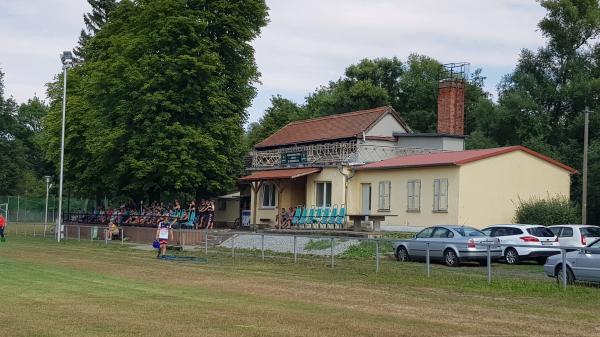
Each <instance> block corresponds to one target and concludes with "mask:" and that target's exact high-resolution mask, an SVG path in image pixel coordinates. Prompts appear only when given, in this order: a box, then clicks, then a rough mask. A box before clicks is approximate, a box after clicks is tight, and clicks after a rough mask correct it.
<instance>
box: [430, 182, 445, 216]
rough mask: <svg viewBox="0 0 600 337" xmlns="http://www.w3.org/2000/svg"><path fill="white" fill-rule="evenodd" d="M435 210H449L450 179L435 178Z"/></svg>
mask: <svg viewBox="0 0 600 337" xmlns="http://www.w3.org/2000/svg"><path fill="white" fill-rule="evenodd" d="M433 211H434V212H447V211H448V179H445V178H444V179H435V180H433Z"/></svg>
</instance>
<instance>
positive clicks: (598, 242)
mask: <svg viewBox="0 0 600 337" xmlns="http://www.w3.org/2000/svg"><path fill="white" fill-rule="evenodd" d="M588 247H589V248H600V240H596V242H593V243H591V244H590V245H589V246H588Z"/></svg>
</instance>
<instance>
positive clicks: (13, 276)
mask: <svg viewBox="0 0 600 337" xmlns="http://www.w3.org/2000/svg"><path fill="white" fill-rule="evenodd" d="M326 264H327V261H326V259H322V258H321V259H319V258H315V259H314V260H311V259H303V260H302V261H301V263H300V264H298V265H294V264H293V263H291V262H290V260H289V259H281V258H279V259H270V260H269V261H267V262H266V263H263V262H261V261H260V259H258V258H256V257H252V256H238V257H236V260H235V263H234V261H232V259H231V258H230V257H228V256H226V254H224V253H223V254H214V255H210V256H209V258H208V263H207V264H191V263H178V262H170V261H161V260H156V259H154V258H153V254H152V252H148V251H141V250H135V249H133V248H131V247H129V246H123V247H121V246H120V245H114V246H110V245H109V246H108V247H106V246H104V245H103V244H99V243H92V242H81V243H77V242H66V243H61V244H57V243H54V242H52V241H50V240H46V241H44V240H42V239H35V238H14V237H11V238H9V240H8V241H7V242H6V243H2V244H0V289H1V290H2V295H1V296H2V298H1V299H0V317H1V319H0V336H2V337H13V336H140V337H142V336H143V337H150V336H600V314H598V313H600V289H598V288H597V287H589V286H577V287H572V288H570V289H568V290H567V291H566V292H565V291H562V290H561V289H560V288H559V287H558V286H557V285H556V284H555V283H554V282H553V281H552V280H550V279H545V278H543V277H540V273H541V267H539V266H535V265H527V266H517V267H509V266H504V265H497V264H494V270H495V276H496V278H495V281H494V284H493V285H492V286H488V285H487V283H486V278H485V269H483V268H480V267H474V266H471V267H461V268H455V269H449V268H445V267H443V266H441V265H434V268H433V275H432V277H431V278H426V277H424V273H423V264H420V263H405V264H400V263H397V262H394V261H392V260H391V259H385V260H384V261H383V263H382V272H381V273H379V274H376V273H374V272H373V270H372V261H370V260H369V261H364V260H361V259H356V258H352V259H350V258H348V259H341V260H338V266H337V267H336V268H334V269H331V268H328V267H327V266H326ZM514 268H517V269H514ZM515 275H517V276H518V277H517V276H515Z"/></svg>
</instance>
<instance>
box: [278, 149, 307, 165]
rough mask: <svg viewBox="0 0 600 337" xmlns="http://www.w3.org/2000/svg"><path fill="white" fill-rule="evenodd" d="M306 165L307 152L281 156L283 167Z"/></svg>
mask: <svg viewBox="0 0 600 337" xmlns="http://www.w3.org/2000/svg"><path fill="white" fill-rule="evenodd" d="M304 163H306V151H302V152H292V153H284V154H282V155H281V165H298V164H304Z"/></svg>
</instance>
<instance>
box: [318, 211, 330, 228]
mask: <svg viewBox="0 0 600 337" xmlns="http://www.w3.org/2000/svg"><path fill="white" fill-rule="evenodd" d="M329 214H331V209H330V208H329V207H325V208H323V216H322V217H321V220H320V221H319V229H321V225H322V224H325V226H327V221H328V220H329Z"/></svg>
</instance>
